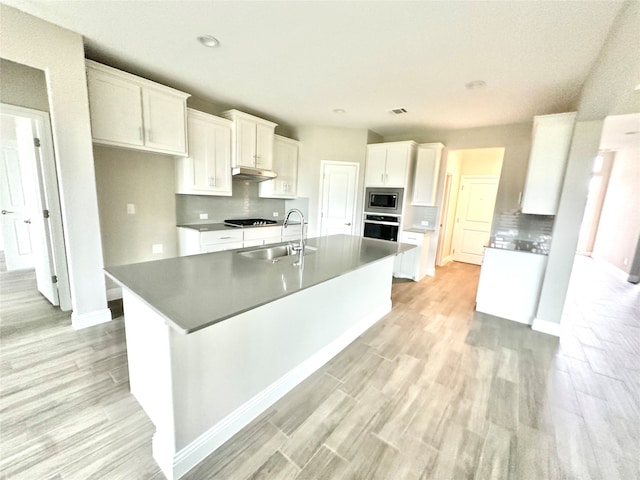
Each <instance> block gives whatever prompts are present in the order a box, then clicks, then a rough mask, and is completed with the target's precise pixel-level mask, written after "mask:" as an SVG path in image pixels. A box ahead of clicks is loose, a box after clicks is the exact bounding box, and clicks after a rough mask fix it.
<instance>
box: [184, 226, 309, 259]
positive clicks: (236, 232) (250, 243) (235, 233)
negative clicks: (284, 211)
mask: <svg viewBox="0 0 640 480" xmlns="http://www.w3.org/2000/svg"><path fill="white" fill-rule="evenodd" d="M300 228H302V227H301V225H289V226H288V227H287V228H283V227H282V226H281V225H277V226H272V227H254V228H237V229H234V228H225V229H223V230H207V231H200V230H197V229H194V228H187V227H178V251H179V254H180V256H184V255H196V254H198V253H212V252H221V251H223V250H232V249H234V248H248V247H259V246H262V245H269V244H272V243H280V242H295V241H298V240H299V239H300ZM305 236H306V225H305Z"/></svg>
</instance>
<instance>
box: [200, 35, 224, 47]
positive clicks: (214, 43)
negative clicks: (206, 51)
mask: <svg viewBox="0 0 640 480" xmlns="http://www.w3.org/2000/svg"><path fill="white" fill-rule="evenodd" d="M198 41H199V42H200V43H201V44H202V45H204V46H205V47H209V48H215V47H218V46H220V42H219V41H218V39H217V38H216V37H213V36H211V35H200V36H199V37H198Z"/></svg>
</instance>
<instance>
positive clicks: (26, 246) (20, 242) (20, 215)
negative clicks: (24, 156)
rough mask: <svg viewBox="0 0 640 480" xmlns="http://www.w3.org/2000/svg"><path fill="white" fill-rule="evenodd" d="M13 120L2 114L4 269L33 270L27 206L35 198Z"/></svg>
mask: <svg viewBox="0 0 640 480" xmlns="http://www.w3.org/2000/svg"><path fill="white" fill-rule="evenodd" d="M16 126H17V125H16V121H15V119H14V118H13V117H9V116H5V115H2V118H1V119H0V128H1V130H2V136H1V138H0V144H1V145H2V158H1V159H0V160H1V162H2V172H1V173H2V175H1V176H0V209H1V210H2V235H3V242H4V248H5V259H6V262H7V270H8V271H12V270H23V269H28V268H33V267H34V263H33V262H34V259H33V248H32V240H31V227H30V222H31V221H30V219H29V217H30V214H31V212H30V211H29V203H30V201H32V198H33V197H34V195H35V192H34V191H33V186H32V184H31V183H30V182H24V180H25V179H29V178H30V176H29V172H26V171H24V169H25V167H26V166H27V165H26V164H25V162H22V163H23V164H21V161H20V151H19V145H18V139H17V135H16V130H17V128H16Z"/></svg>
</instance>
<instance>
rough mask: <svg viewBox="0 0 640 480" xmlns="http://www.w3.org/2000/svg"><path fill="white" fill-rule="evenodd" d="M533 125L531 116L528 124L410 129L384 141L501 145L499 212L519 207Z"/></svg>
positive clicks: (453, 146) (451, 145)
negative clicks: (451, 128)
mask: <svg viewBox="0 0 640 480" xmlns="http://www.w3.org/2000/svg"><path fill="white" fill-rule="evenodd" d="M532 127H533V119H532V122H531V123H521V124H515V125H500V126H495V127H482V128H469V129H464V130H439V131H435V130H434V131H417V132H410V133H407V134H404V135H402V136H393V137H385V139H384V141H385V142H392V141H397V140H415V141H416V142H418V143H430V142H442V143H443V144H444V145H445V146H446V147H447V150H463V149H474V148H490V147H504V149H505V151H504V160H503V163H502V173H501V175H500V184H499V185H498V196H497V198H496V211H497V212H502V211H509V210H515V209H517V208H519V207H520V204H519V198H520V192H522V190H523V188H524V182H525V177H526V174H527V165H528V163H529V151H530V150H531V129H532Z"/></svg>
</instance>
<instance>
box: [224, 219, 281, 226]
mask: <svg viewBox="0 0 640 480" xmlns="http://www.w3.org/2000/svg"><path fill="white" fill-rule="evenodd" d="M276 223H278V222H276V221H275V220H266V219H264V218H232V219H229V220H225V221H224V224H225V225H229V226H230V227H253V226H260V225H275V224H276Z"/></svg>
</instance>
